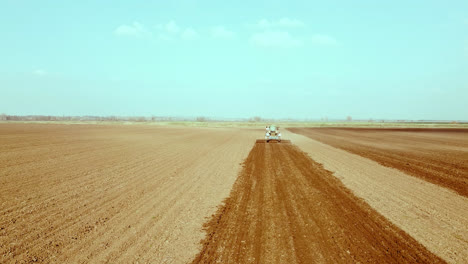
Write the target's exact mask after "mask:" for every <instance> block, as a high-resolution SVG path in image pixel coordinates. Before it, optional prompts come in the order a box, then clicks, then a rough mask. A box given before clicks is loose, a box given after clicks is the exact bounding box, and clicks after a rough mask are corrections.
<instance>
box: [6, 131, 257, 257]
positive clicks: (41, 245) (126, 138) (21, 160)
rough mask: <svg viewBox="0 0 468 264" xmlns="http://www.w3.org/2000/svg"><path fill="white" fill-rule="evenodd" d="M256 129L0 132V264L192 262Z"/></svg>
mask: <svg viewBox="0 0 468 264" xmlns="http://www.w3.org/2000/svg"><path fill="white" fill-rule="evenodd" d="M256 136H258V132H251V130H245V131H243V132H242V133H240V131H239V130H237V129H203V128H200V129H197V128H196V129H193V128H190V129H183V128H154V127H151V126H128V127H126V126H115V127H114V126H96V125H90V126H88V125H70V126H65V125H19V124H18V125H15V124H2V125H0V263H16V262H44V263H50V262H55V263H101V262H103V263H132V262H140V263H186V262H189V261H190V260H191V259H192V258H193V256H195V255H196V254H197V252H198V251H199V242H200V240H201V239H202V238H203V237H204V232H203V231H202V230H201V227H202V225H203V223H204V222H205V221H206V217H207V216H210V215H211V214H212V213H214V212H215V211H216V207H217V205H218V204H220V203H221V202H222V200H223V199H224V198H225V197H227V196H228V195H229V191H230V189H231V187H232V184H233V183H234V181H235V180H236V177H237V174H238V172H239V168H240V165H239V163H241V162H242V161H243V160H244V158H245V157H247V155H248V153H249V151H250V149H251V148H252V146H253V145H254V144H255V138H256Z"/></svg>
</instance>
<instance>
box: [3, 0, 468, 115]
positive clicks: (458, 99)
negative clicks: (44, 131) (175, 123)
mask: <svg viewBox="0 0 468 264" xmlns="http://www.w3.org/2000/svg"><path fill="white" fill-rule="evenodd" d="M0 17H1V18H2V19H1V21H2V23H0V29H1V30H2V33H3V37H2V41H1V42H0V58H1V62H2V63H0V92H1V96H0V113H6V114H9V115H57V116H61V115H72V116H80V115H81V116H83V115H95V116H110V115H116V116H151V115H155V116H207V117H223V118H249V117H253V116H260V117H263V118H297V119H320V118H324V117H328V118H329V119H345V118H346V116H352V117H353V119H371V118H372V119H407V120H419V119H421V120H422V119H426V120H428V119H429V120H468V107H467V102H468V2H467V1H461V0H460V1H445V2H443V1H422V0H415V1H411V2H407V1H401V0H400V1H379V2H375V1H361V2H360V3H355V2H353V3H351V2H349V1H327V2H323V3H312V2H308V1H287V2H281V1H257V2H256V3H251V2H250V1H249V2H247V1H242V2H239V1H236V2H233V3H231V2H219V1H171V2H170V3H165V2H156V3H148V1H132V2H131V3H126V4H117V3H116V2H115V1H108V0H107V1H99V2H82V1H60V2H58V1H9V0H7V1H2V3H0Z"/></svg>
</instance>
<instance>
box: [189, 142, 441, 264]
mask: <svg viewBox="0 0 468 264" xmlns="http://www.w3.org/2000/svg"><path fill="white" fill-rule="evenodd" d="M205 227H206V229H207V232H208V236H207V238H206V239H205V241H204V247H203V249H202V251H201V252H200V254H199V255H198V256H197V257H196V258H195V260H194V261H193V263H291V264H292V263H441V262H443V261H442V260H441V259H439V258H438V257H436V256H435V255H434V254H432V253H431V252H429V251H428V250H427V249H426V248H424V247H423V246H422V245H421V244H419V243H418V242H417V241H416V240H414V239H413V238H411V237H410V236H409V235H408V234H406V233H405V232H403V231H401V230H400V229H399V228H397V227H396V226H394V225H393V224H391V223H390V222H389V221H388V220H387V219H385V218H384V217H382V216H381V215H379V214H378V213H376V212H375V211H374V210H373V209H371V208H370V207H369V205H367V204H366V203H365V202H363V201H362V200H360V199H358V198H357V197H355V196H354V195H353V194H352V193H351V192H350V191H349V190H348V189H347V188H345V187H344V186H343V185H342V184H341V182H340V181H339V180H338V179H337V178H336V177H334V176H333V175H332V173H331V172H329V171H326V170H325V169H323V167H322V165H320V164H318V163H316V162H314V161H312V160H311V159H310V158H309V157H308V156H307V154H305V153H303V152H302V151H300V150H299V149H298V148H297V147H295V146H293V145H291V144H286V143H281V144H275V143H269V144H265V143H257V144H256V145H255V147H254V148H253V149H252V151H251V152H250V154H249V157H248V158H247V160H246V161H245V163H244V170H243V171H242V173H241V174H240V175H239V178H238V179H237V181H236V183H235V185H234V187H233V190H232V192H231V195H230V197H229V198H228V199H227V200H226V202H225V205H224V206H222V207H221V208H220V209H219V210H218V213H217V214H216V215H214V216H213V218H212V219H211V221H210V222H209V223H208V224H207V225H206V226H205Z"/></svg>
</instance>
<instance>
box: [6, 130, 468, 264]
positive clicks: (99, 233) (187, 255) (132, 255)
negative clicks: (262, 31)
mask: <svg viewBox="0 0 468 264" xmlns="http://www.w3.org/2000/svg"><path fill="white" fill-rule="evenodd" d="M291 131H294V132H297V133H293V132H290V131H287V130H283V138H284V139H286V140H284V141H283V142H281V143H268V144H267V143H265V142H263V141H262V140H258V139H261V138H262V137H263V134H264V129H252V128H236V127H230V128H203V127H180V126H153V125H136V124H133V125H121V124H120V125H109V124H107V125H98V124H93V125H90V124H88V125H85V124H81V125H79V124H74V125H71V124H70V125H64V124H27V123H25V124H15V123H4V124H0V263H36V262H39V263H190V262H192V263H358V262H360V263H443V262H450V263H466V262H467V261H468V252H467V251H466V248H468V229H467V228H466V227H467V226H468V198H467V197H466V196H465V195H463V193H462V192H461V191H460V190H463V188H461V189H457V188H455V187H456V186H455V184H445V185H444V182H445V183H447V180H446V179H451V180H453V181H458V182H457V184H461V183H463V180H460V179H463V177H464V176H463V175H466V167H463V166H466V163H464V161H463V158H464V157H465V156H464V155H466V151H467V150H466V146H467V145H466V138H465V134H463V132H457V133H458V134H455V133H452V132H450V131H448V132H442V131H438V132H437V133H435V134H434V133H432V132H431V133H428V132H424V133H422V134H415V135H413V134H412V133H413V132H412V131H406V132H402V133H404V135H405V137H403V139H402V138H400V136H397V137H396V138H393V139H392V138H391V137H392V135H393V133H395V132H392V131H387V132H385V131H379V133H383V134H384V135H385V136H384V137H383V138H384V139H385V138H388V142H387V143H385V141H384V140H378V138H379V137H382V136H381V135H377V136H376V135H373V136H371V135H368V134H367V133H368V131H362V133H361V132H359V131H358V132H356V131H355V130H350V131H351V132H353V133H357V134H353V136H349V135H348V134H346V135H347V136H346V137H345V136H342V137H341V136H340V137H338V136H337V135H338V134H340V133H341V132H340V130H318V131H319V132H315V130H314V129H298V130H294V129H291ZM344 131H345V132H346V133H351V132H348V130H344ZM398 132H401V131H398ZM343 133H344V132H343ZM373 133H374V134H375V133H376V132H373ZM417 133H419V132H417ZM439 133H440V134H439ZM340 135H341V134H340ZM354 137H360V141H359V142H360V143H359V144H361V143H362V142H363V141H365V139H367V138H374V139H373V140H370V139H369V140H370V141H371V142H372V143H369V142H368V143H366V144H364V143H362V144H363V145H364V146H365V147H366V148H367V151H369V152H370V151H380V152H379V153H386V152H391V151H387V150H381V148H383V147H387V148H389V147H393V150H395V149H399V150H400V151H401V150H405V151H406V152H409V153H412V154H411V155H413V156H404V155H397V156H398V157H397V156H392V157H393V160H394V161H393V162H396V163H397V164H401V163H402V162H404V160H405V158H406V157H408V159H407V160H408V161H407V162H408V163H410V162H411V163H410V164H419V163H417V161H418V162H423V163H424V164H428V166H427V167H428V168H430V170H429V169H428V170H427V171H424V173H419V174H417V173H416V174H413V172H412V171H411V170H410V171H407V170H404V169H402V168H399V167H397V166H396V165H391V164H390V163H383V162H382V160H379V159H378V158H376V157H375V155H374V156H370V155H369V156H365V155H364V154H362V153H361V154H359V153H358V152H356V151H354V152H353V150H352V148H350V149H347V148H345V147H342V146H341V145H340V144H349V145H351V144H354V145H352V146H353V147H355V148H357V147H356V146H357V145H356V144H357V143H356V142H354V140H355V139H354ZM399 138H400V139H399ZM343 142H348V143H343ZM349 142H351V143H349ZM418 142H419V143H418ZM457 142H459V143H457ZM373 144H374V145H375V146H374V145H373ZM346 146H348V145H346ZM362 148H363V149H364V147H362ZM362 151H364V150H362ZM418 151H419V152H418ZM444 151H446V152H444ZM364 152H365V151H364ZM413 152H417V154H414V153H413ZM372 153H373V152H372ZM427 153H429V154H427ZM434 153H435V154H434ZM437 153H439V154H437ZM440 153H449V154H450V155H456V156H457V157H454V158H453V159H449V158H447V157H445V156H444V155H445V154H444V155H442V154H440ZM449 154H447V155H449ZM382 155H383V154H382ZM400 156H402V157H403V158H401V157H400ZM379 157H380V156H379ZM389 159H390V158H389ZM428 160H430V161H431V162H430V161H428ZM465 162H466V161H465ZM431 164H432V165H434V166H436V167H435V168H432V167H429V165H431ZM415 167H416V166H415ZM423 167H424V166H419V167H418V168H420V169H422V168H423ZM437 168H440V170H439V169H437ZM434 171H440V173H438V174H436V173H434V174H433V175H432V176H424V175H422V174H429V173H432V172H434ZM460 175H461V176H460ZM431 177H432V178H440V179H443V180H441V182H436V181H434V180H431ZM454 186H455V187H454Z"/></svg>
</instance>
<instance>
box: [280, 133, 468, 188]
mask: <svg viewBox="0 0 468 264" xmlns="http://www.w3.org/2000/svg"><path fill="white" fill-rule="evenodd" d="M289 130H290V131H292V132H294V133H299V134H302V135H305V136H307V137H310V138H312V139H315V140H318V141H321V142H323V143H325V144H328V145H331V146H334V147H337V148H340V149H343V150H346V151H348V152H351V153H354V154H357V155H360V156H363V157H366V158H369V159H372V160H374V161H377V162H378V163H380V164H382V165H384V166H387V167H392V168H396V169H398V170H401V171H403V172H405V173H407V174H409V175H412V176H415V177H419V178H421V179H424V180H427V181H429V182H432V183H434V184H438V185H441V186H444V187H446V188H450V189H452V190H454V191H456V192H458V193H459V194H461V195H463V196H465V197H468V129H414V128H413V129H400V128H398V129H369V128H290V129H289Z"/></svg>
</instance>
